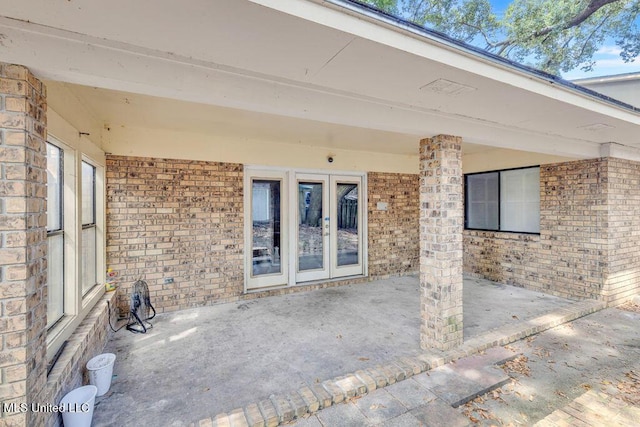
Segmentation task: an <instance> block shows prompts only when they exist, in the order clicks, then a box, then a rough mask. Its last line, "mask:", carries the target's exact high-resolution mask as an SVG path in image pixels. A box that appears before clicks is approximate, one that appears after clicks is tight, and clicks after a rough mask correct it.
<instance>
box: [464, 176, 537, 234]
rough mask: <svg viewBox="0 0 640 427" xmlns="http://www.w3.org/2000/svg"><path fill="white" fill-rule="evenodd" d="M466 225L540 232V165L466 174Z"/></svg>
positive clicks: (481, 228) (485, 228)
mask: <svg viewBox="0 0 640 427" xmlns="http://www.w3.org/2000/svg"><path fill="white" fill-rule="evenodd" d="M465 228H466V229H469V230H488V231H507V232H516V233H540V167H538V166H536V167H529V168H521V169H509V170H501V171H492V172H482V173H473V174H467V175H465Z"/></svg>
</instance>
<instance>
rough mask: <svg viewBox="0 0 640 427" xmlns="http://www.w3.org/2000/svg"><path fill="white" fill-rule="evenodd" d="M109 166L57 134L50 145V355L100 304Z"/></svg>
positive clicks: (48, 157)
mask: <svg viewBox="0 0 640 427" xmlns="http://www.w3.org/2000/svg"><path fill="white" fill-rule="evenodd" d="M103 187H104V166H103V165H102V164H101V163H100V162H99V161H98V162H97V161H94V160H93V158H90V157H89V156H88V155H87V154H85V153H83V152H82V151H81V150H80V149H78V148H77V147H73V146H70V145H67V144H65V143H63V142H61V141H59V140H58V139H56V138H55V137H53V136H52V135H49V141H48V143H47V236H48V243H49V251H48V254H47V287H48V305H47V327H48V332H47V356H48V357H49V359H52V358H53V356H54V355H55V354H56V351H57V350H58V349H59V348H60V347H61V346H62V345H63V343H64V342H65V340H67V339H69V337H70V336H71V334H72V333H73V331H74V330H75V329H76V328H77V326H78V325H79V324H80V322H82V320H83V319H84V318H85V317H86V315H87V314H88V313H89V311H90V310H91V309H92V308H93V306H94V305H95V304H96V303H97V302H98V300H99V299H100V297H101V296H102V294H103V293H104V289H103V288H102V287H101V286H97V284H98V283H99V282H100V281H101V280H100V277H102V276H101V275H100V272H101V271H105V266H104V265H105V259H104V249H103V248H104V235H103V230H104V188H103Z"/></svg>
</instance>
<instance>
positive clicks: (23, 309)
mask: <svg viewBox="0 0 640 427" xmlns="http://www.w3.org/2000/svg"><path fill="white" fill-rule="evenodd" d="M46 113H47V104H46V88H45V86H44V85H43V84H42V83H41V82H40V81H39V80H38V79H36V78H35V77H34V76H33V75H32V74H31V73H30V72H29V70H28V69H26V68H25V67H22V66H20V65H11V64H4V63H0V174H1V176H0V194H1V200H0V276H1V279H0V280H1V282H0V346H1V348H0V349H1V351H0V354H1V356H0V379H1V381H2V382H1V385H0V398H1V399H2V402H3V403H7V404H10V403H27V404H30V403H31V402H43V393H44V388H45V381H46V363H47V361H46V323H47V272H46V269H47V262H46V256H47V249H48V248H47V230H46V225H47V216H46V209H47V206H46V194H47V187H46V183H47V172H46V166H47V165H46V144H45V141H46V138H47V127H46V126H47V118H46ZM0 417H1V418H0V424H3V425H29V426H40V425H42V424H43V423H44V415H43V414H42V413H33V412H26V413H15V414H7V413H4V412H3V413H2V414H0Z"/></svg>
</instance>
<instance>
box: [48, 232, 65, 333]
mask: <svg viewBox="0 0 640 427" xmlns="http://www.w3.org/2000/svg"><path fill="white" fill-rule="evenodd" d="M47 241H48V243H49V252H48V253H47V293H48V301H47V327H50V326H51V325H53V324H54V323H56V322H57V321H58V320H59V319H60V318H61V317H62V315H63V314H64V298H63V296H64V268H63V266H64V255H63V251H64V237H63V235H62V234H55V235H53V236H49V238H48V239H47Z"/></svg>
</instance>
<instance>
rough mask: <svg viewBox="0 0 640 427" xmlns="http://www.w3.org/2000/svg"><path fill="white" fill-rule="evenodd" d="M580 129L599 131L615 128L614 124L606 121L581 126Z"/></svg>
mask: <svg viewBox="0 0 640 427" xmlns="http://www.w3.org/2000/svg"><path fill="white" fill-rule="evenodd" d="M578 129H584V130H588V131H591V132H598V131H600V130H605V129H613V126H610V125H607V124H604V123H594V124H591V125H586V126H579V127H578Z"/></svg>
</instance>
